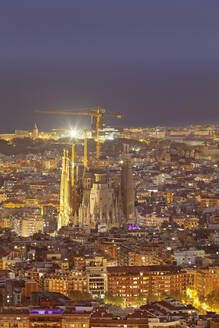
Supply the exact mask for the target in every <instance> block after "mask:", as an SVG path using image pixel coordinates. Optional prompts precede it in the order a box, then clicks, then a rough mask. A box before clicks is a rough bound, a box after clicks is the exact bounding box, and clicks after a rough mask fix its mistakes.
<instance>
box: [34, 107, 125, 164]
mask: <svg viewBox="0 0 219 328" xmlns="http://www.w3.org/2000/svg"><path fill="white" fill-rule="evenodd" d="M36 112H37V113H41V114H52V115H69V116H71V115H74V116H90V117H92V118H96V159H97V160H99V159H100V130H101V125H102V120H103V117H105V116H109V117H115V118H122V114H115V113H107V112H106V110H105V109H104V108H102V107H100V106H97V107H95V108H92V111H91V112H66V111H64V112H59V111H43V110H37V111H36Z"/></svg>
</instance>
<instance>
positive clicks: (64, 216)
mask: <svg viewBox="0 0 219 328" xmlns="http://www.w3.org/2000/svg"><path fill="white" fill-rule="evenodd" d="M71 214H72V204H71V182H70V168H69V157H68V151H66V150H64V154H63V157H62V174H61V183H60V213H59V219H58V230H59V229H61V228H62V227H63V226H67V225H68V224H69V219H70V216H71Z"/></svg>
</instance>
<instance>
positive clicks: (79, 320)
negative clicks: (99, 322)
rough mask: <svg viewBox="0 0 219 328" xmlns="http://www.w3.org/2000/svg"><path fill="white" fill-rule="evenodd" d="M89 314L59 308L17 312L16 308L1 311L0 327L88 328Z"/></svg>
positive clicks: (25, 309) (24, 309)
mask: <svg viewBox="0 0 219 328" xmlns="http://www.w3.org/2000/svg"><path fill="white" fill-rule="evenodd" d="M89 320H90V314H89V313H80V314H78V313H74V312H73V311H71V310H70V309H69V311H64V310H62V309H59V308H54V309H43V308H39V309H32V310H29V309H28V308H23V310H18V309H16V308H14V309H13V308H12V309H8V310H7V309H3V311H2V312H1V313H0V327H2V328H8V327H17V328H29V327H35V328H38V327H40V328H44V327H45V328H48V327H54V328H63V327H65V328H70V327H71V328H72V327H77V328H89Z"/></svg>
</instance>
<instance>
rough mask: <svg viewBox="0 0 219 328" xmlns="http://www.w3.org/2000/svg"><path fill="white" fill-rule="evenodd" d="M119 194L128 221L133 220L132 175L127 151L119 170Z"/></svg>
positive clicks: (133, 190)
mask: <svg viewBox="0 0 219 328" xmlns="http://www.w3.org/2000/svg"><path fill="white" fill-rule="evenodd" d="M121 194H122V203H123V213H124V216H125V219H126V220H127V222H129V223H133V222H135V188H134V181H133V176H132V162H131V159H130V157H129V156H128V155H127V153H126V154H125V156H124V159H123V165H122V172H121Z"/></svg>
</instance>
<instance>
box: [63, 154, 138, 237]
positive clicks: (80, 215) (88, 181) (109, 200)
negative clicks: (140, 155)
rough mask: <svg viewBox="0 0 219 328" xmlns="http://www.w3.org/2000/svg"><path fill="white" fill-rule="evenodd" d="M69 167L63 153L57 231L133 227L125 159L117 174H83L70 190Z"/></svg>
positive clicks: (129, 167) (131, 189)
mask: <svg viewBox="0 0 219 328" xmlns="http://www.w3.org/2000/svg"><path fill="white" fill-rule="evenodd" d="M70 166H71V165H70V160H69V156H68V152H67V151H64V155H63V158H62V173H61V183H60V213H59V219H58V230H59V229H61V228H62V227H63V226H67V225H68V224H69V223H73V224H75V225H80V226H88V227H89V228H91V229H92V228H95V227H96V226H97V225H100V226H101V225H102V226H104V227H106V229H111V228H112V227H118V226H120V225H122V224H124V223H130V224H133V223H135V188H134V182H133V177H132V163H131V160H130V158H129V157H128V155H126V156H125V157H124V160H123V164H122V168H121V171H120V172H119V173H118V174H115V173H109V172H107V170H99V169H96V170H89V171H86V172H84V174H83V176H82V178H81V179H80V182H79V183H78V184H77V188H74V190H73V188H72V186H71V179H70ZM75 189H76V190H75Z"/></svg>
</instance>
